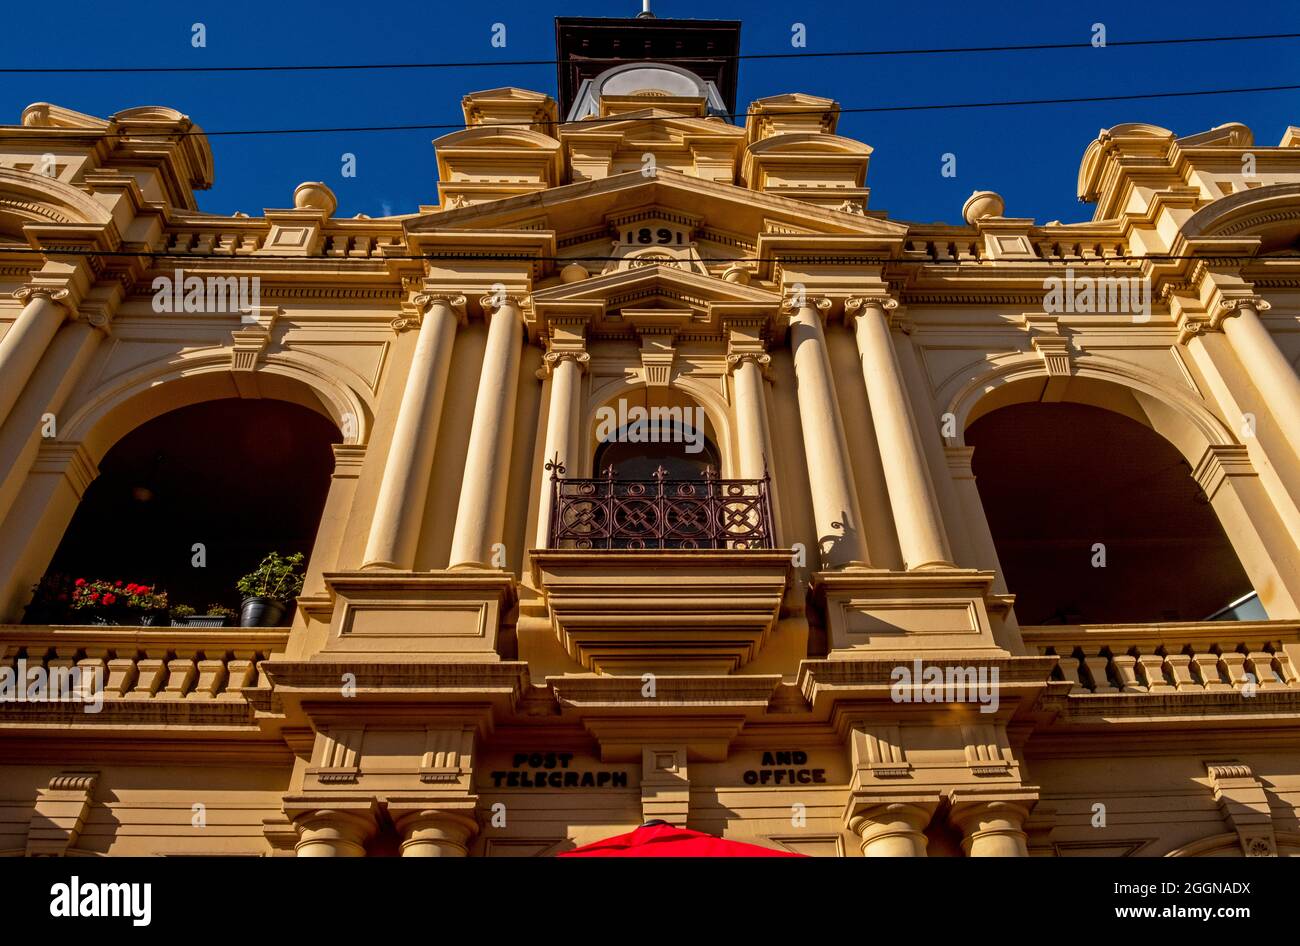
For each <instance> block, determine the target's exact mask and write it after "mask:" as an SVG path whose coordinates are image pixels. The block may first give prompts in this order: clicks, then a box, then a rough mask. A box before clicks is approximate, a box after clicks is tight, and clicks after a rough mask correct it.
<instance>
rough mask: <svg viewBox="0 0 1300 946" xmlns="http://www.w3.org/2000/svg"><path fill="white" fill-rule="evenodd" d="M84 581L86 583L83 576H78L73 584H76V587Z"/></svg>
mask: <svg viewBox="0 0 1300 946" xmlns="http://www.w3.org/2000/svg"><path fill="white" fill-rule="evenodd" d="M85 583H86V579H84V578H78V579H77V580H76V581H74V582H73V584H74V585H76V586H77V587H78V588H80V587H81V586H82V585H84V584H85Z"/></svg>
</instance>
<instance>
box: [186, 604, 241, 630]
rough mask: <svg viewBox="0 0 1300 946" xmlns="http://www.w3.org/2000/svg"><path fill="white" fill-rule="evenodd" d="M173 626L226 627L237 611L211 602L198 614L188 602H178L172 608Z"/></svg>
mask: <svg viewBox="0 0 1300 946" xmlns="http://www.w3.org/2000/svg"><path fill="white" fill-rule="evenodd" d="M171 616H172V627H225V626H226V625H227V624H228V623H230V619H231V618H232V617H234V616H235V612H234V611H232V610H231V609H230V608H227V607H224V606H222V605H219V604H210V605H208V607H207V610H206V611H205V612H204V613H203V614H197V613H196V612H195V610H194V609H193V608H192V607H190V606H189V605H188V604H178V605H176V606H175V607H174V608H172V610H171Z"/></svg>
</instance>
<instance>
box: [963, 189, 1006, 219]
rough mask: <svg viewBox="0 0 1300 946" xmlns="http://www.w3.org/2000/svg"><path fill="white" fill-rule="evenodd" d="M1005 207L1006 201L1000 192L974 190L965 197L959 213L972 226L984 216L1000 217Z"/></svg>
mask: <svg viewBox="0 0 1300 946" xmlns="http://www.w3.org/2000/svg"><path fill="white" fill-rule="evenodd" d="M1006 209H1007V205H1006V201H1004V200H1003V199H1002V195H1001V194H999V193H997V192H996V191H976V192H975V193H973V194H971V195H970V196H969V197H967V198H966V203H965V204H963V205H962V208H961V215H962V216H963V217H964V218H965V219H966V222H967V223H969V224H970V225H971V226H972V227H973V226H975V223H976V222H977V221H979V220H983V219H984V218H985V217H1001V216H1002V212H1003V211H1004V210H1006Z"/></svg>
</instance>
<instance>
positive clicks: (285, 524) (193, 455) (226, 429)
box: [28, 398, 341, 623]
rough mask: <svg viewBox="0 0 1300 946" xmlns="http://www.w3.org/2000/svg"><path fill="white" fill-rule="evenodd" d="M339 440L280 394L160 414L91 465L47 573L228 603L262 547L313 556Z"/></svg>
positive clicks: (199, 603)
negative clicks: (89, 479) (92, 474)
mask: <svg viewBox="0 0 1300 946" xmlns="http://www.w3.org/2000/svg"><path fill="white" fill-rule="evenodd" d="M340 440H341V437H340V436H339V432H338V430H337V429H336V428H335V426H334V425H333V424H332V423H331V422H330V421H329V420H327V419H326V418H325V417H323V416H322V415H321V414H320V413H318V412H316V411H313V410H310V409H308V408H306V407H303V406H300V405H298V404H292V403H288V402H286V401H279V400H271V399H256V400H244V399H239V398H228V399H222V400H216V401H205V402H201V403H198V404H191V405H189V406H185V407H180V408H177V409H175V410H171V411H168V412H166V413H163V414H160V415H159V416H157V417H155V418H153V419H152V420H149V421H147V422H145V423H144V424H142V425H140V426H139V427H137V428H135V429H134V430H132V431H131V432H130V433H128V434H126V435H125V436H123V437H122V438H121V439H120V440H118V442H117V443H116V444H114V445H113V447H112V448H110V449H109V450H108V452H107V453H106V454H105V455H104V457H103V458H102V459H101V460H100V463H99V469H100V474H99V476H98V478H97V479H96V480H95V481H94V482H93V483H91V485H90V487H89V488H88V489H87V490H86V493H85V495H84V496H83V497H82V499H81V502H80V504H79V505H78V507H77V511H76V513H75V515H74V516H73V518H72V521H71V523H70V524H69V525H68V527H67V529H66V531H65V532H64V534H63V538H62V541H61V542H60V543H59V546H58V549H57V550H56V551H55V553H54V557H53V559H52V560H51V562H50V565H49V568H48V570H47V575H62V576H66V577H67V578H69V579H76V578H87V579H95V578H98V579H106V580H108V581H110V582H116V581H122V582H123V583H124V585H125V583H128V582H129V583H133V584H138V585H147V586H152V587H155V588H156V589H158V590H162V591H165V592H166V593H167V596H168V605H169V606H170V607H175V606H176V605H186V606H188V607H191V608H193V609H194V610H195V612H197V613H198V614H204V613H207V611H208V606H209V605H212V604H216V605H220V606H223V607H226V608H230V609H232V610H233V609H237V608H238V606H239V600H240V594H239V592H238V591H237V589H236V582H237V581H238V579H239V578H240V577H241V576H242V575H245V574H247V573H248V572H251V571H253V569H254V568H256V566H257V565H258V563H259V562H260V561H261V560H262V558H263V556H265V555H266V554H267V553H268V552H272V551H275V552H279V553H281V554H284V555H290V554H293V553H296V552H301V553H303V555H304V557H307V556H309V555H310V553H311V549H312V545H313V543H314V541H315V537H316V531H317V527H318V526H319V523H320V516H321V512H322V510H323V508H324V505H325V498H326V494H327V493H328V491H329V485H330V477H331V473H332V471H333V468H334V457H333V451H332V444H335V443H338V442H340ZM290 617H291V609H290V614H287V615H286V616H285V618H284V620H285V621H287V620H289V618H290ZM28 619H29V620H32V619H33V615H31V614H30V613H29V615H28ZM41 619H42V618H41V617H37V620H41ZM45 619H46V620H48V617H46V618H45ZM67 619H68V620H72V621H74V622H75V623H88V621H85V622H83V621H82V620H78V615H76V614H69V615H68V616H67Z"/></svg>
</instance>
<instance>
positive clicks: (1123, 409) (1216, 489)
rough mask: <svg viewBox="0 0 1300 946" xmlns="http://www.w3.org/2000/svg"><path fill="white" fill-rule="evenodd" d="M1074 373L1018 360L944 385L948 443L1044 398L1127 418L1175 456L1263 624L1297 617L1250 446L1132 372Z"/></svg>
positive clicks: (1097, 360) (1001, 360)
mask: <svg viewBox="0 0 1300 946" xmlns="http://www.w3.org/2000/svg"><path fill="white" fill-rule="evenodd" d="M1073 372H1074V373H1073V374H1072V375H1071V376H1070V377H1068V378H1063V377H1059V376H1058V377H1053V376H1051V375H1049V374H1048V373H1047V371H1046V368H1045V367H1044V365H1043V362H1042V360H1041V358H1039V357H1038V356H1037V355H1033V354H1029V353H1023V352H1020V353H1014V354H1010V355H1003V356H1000V357H998V358H995V359H993V364H992V365H987V364H985V363H980V364H979V365H977V366H972V367H971V368H970V369H967V371H964V372H961V373H959V374H957V375H954V376H952V377H950V378H949V379H948V380H947V381H946V382H944V384H943V385H942V387H941V391H940V396H939V403H940V404H941V405H943V406H944V409H946V410H947V411H948V412H950V413H951V414H952V415H953V419H954V420H955V425H954V426H955V432H954V436H953V437H951V438H949V440H948V443H949V445H950V446H951V447H953V448H957V449H961V448H965V447H966V446H967V444H966V437H965V434H966V430H967V428H968V427H969V426H970V425H971V424H972V423H974V421H976V420H978V419H979V418H980V417H981V416H983V415H984V414H987V413H990V412H992V411H994V410H996V409H998V408H1001V407H1008V406H1011V405H1014V404H1021V403H1030V402H1034V401H1038V400H1042V399H1043V398H1042V395H1043V394H1044V393H1048V392H1050V397H1049V398H1048V399H1049V400H1056V401H1065V402H1071V403H1077V404H1084V405H1089V406H1092V407H1098V408H1102V409H1105V410H1108V411H1112V412H1115V413H1118V414H1120V415H1121V416H1125V417H1128V418H1129V419H1131V420H1134V421H1136V422H1138V423H1140V424H1142V425H1144V426H1146V427H1147V428H1149V429H1150V430H1151V431H1152V432H1153V433H1155V434H1156V435H1158V436H1159V437H1161V438H1162V439H1164V440H1165V441H1166V442H1168V443H1169V444H1171V445H1172V446H1173V447H1174V448H1175V449H1176V450H1177V451H1178V453H1180V454H1181V455H1182V457H1183V459H1184V460H1185V461H1186V463H1187V465H1188V467H1189V469H1190V470H1191V471H1192V474H1191V475H1192V476H1193V477H1194V479H1195V480H1196V482H1197V484H1198V485H1199V486H1200V487H1201V488H1202V490H1203V491H1204V492H1205V494H1206V496H1207V497H1208V498H1209V504H1210V506H1211V508H1212V509H1213V511H1214V513H1215V515H1216V517H1217V518H1218V520H1219V524H1220V525H1221V526H1222V528H1223V530H1224V532H1225V533H1226V535H1227V538H1228V541H1229V543H1230V545H1231V547H1232V551H1233V553H1234V554H1235V555H1236V558H1237V560H1238V561H1239V562H1240V564H1241V566H1242V567H1243V569H1244V570H1245V572H1246V575H1247V576H1248V577H1249V579H1250V581H1251V583H1252V585H1253V587H1254V590H1255V592H1256V593H1257V594H1258V595H1259V598H1260V602H1261V603H1262V604H1263V606H1264V608H1265V610H1266V611H1267V613H1268V615H1269V617H1270V618H1273V619H1282V618H1291V617H1294V616H1296V614H1297V613H1298V612H1300V598H1298V597H1297V594H1296V587H1297V586H1296V585H1295V582H1294V579H1293V578H1292V577H1291V576H1290V574H1289V565H1288V562H1289V561H1290V559H1291V557H1292V555H1293V551H1292V550H1291V549H1290V548H1289V547H1287V548H1283V547H1282V546H1280V545H1278V544H1277V543H1278V536H1279V535H1280V534H1281V533H1280V531H1279V529H1278V526H1279V525H1280V522H1279V521H1277V510H1276V508H1275V507H1274V506H1273V504H1272V501H1271V499H1269V498H1268V496H1267V495H1266V493H1265V492H1264V491H1263V487H1262V486H1261V485H1260V484H1259V477H1258V476H1256V475H1255V472H1254V466H1253V464H1252V462H1251V460H1250V458H1249V455H1248V453H1247V448H1246V447H1245V446H1243V445H1242V444H1241V443H1240V442H1239V441H1238V439H1237V438H1236V437H1235V436H1234V435H1233V432H1232V431H1231V429H1230V428H1229V427H1228V426H1227V425H1226V424H1225V423H1224V422H1223V421H1222V420H1220V419H1219V418H1218V417H1217V416H1216V415H1215V414H1214V413H1212V412H1211V410H1210V409H1209V407H1208V406H1207V405H1206V404H1205V403H1204V402H1203V401H1201V400H1200V399H1199V398H1198V397H1197V396H1196V395H1195V394H1194V393H1193V392H1192V391H1190V390H1183V389H1181V388H1180V387H1179V386H1178V385H1177V383H1176V382H1174V381H1172V380H1170V379H1167V378H1162V377H1160V376H1158V375H1155V374H1154V373H1152V372H1148V371H1145V370H1143V369H1141V368H1138V367H1136V366H1134V365H1130V364H1126V363H1124V362H1120V361H1117V360H1114V359H1109V358H1104V357H1097V356H1084V357H1082V358H1079V359H1077V360H1076V362H1075V364H1074V368H1073ZM976 514H977V515H980V516H983V515H984V512H983V510H982V509H981V510H979V511H978V512H977V513H976ZM985 527H987V526H985ZM1011 590H1012V591H1014V590H1015V589H1011Z"/></svg>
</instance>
